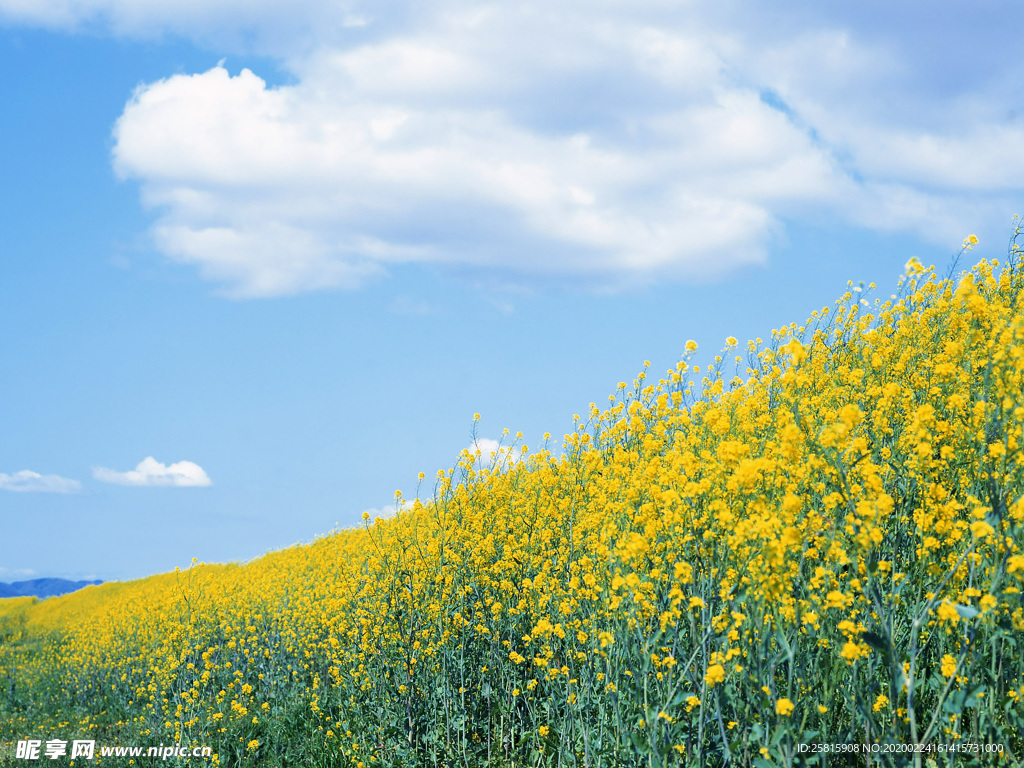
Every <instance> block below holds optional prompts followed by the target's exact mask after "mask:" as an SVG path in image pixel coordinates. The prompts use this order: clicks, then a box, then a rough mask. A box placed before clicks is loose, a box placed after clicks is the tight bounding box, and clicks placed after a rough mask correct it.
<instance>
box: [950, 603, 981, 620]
mask: <svg viewBox="0 0 1024 768" xmlns="http://www.w3.org/2000/svg"><path fill="white" fill-rule="evenodd" d="M953 607H954V608H956V612H957V613H959V614H960V618H961V619H973V618H974V617H975V616H977V615H978V613H980V611H978V609H977V608H972V607H971V606H969V605H960V604H959V603H958V604H956V605H954V606H953Z"/></svg>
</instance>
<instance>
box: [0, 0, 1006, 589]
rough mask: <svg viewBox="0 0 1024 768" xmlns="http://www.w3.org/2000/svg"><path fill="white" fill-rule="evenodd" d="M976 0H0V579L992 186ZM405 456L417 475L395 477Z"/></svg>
mask: <svg viewBox="0 0 1024 768" xmlns="http://www.w3.org/2000/svg"><path fill="white" fill-rule="evenodd" d="M1015 10H1016V6H1015V4H1012V3H1008V2H1004V3H997V2H979V3H975V4H971V5H970V6H966V5H964V4H962V3H953V2H929V3H901V4H892V3H881V2H879V3H858V4H852V3H851V4H844V5H843V6H841V7H840V6H839V4H821V3H805V2H790V3H777V4H772V9H771V15H767V14H768V11H767V9H766V8H765V7H764V4H757V3H745V2H726V3H722V2H716V3H710V2H708V3H701V2H690V3H678V2H656V1H653V0H652V1H651V2H636V1H633V2H612V1H611V0H609V1H608V2H601V3H578V2H567V1H564V0H560V1H559V2H547V3H543V4H536V5H534V4H529V3H516V4H508V3H479V2H474V3H469V2H465V1H464V0H445V1H444V2H440V3H436V4H431V5H430V7H429V8H424V7H421V4H412V3H407V2H398V1H397V0H396V1H395V2H385V3H380V2H378V3H373V4H368V3H360V2H356V1H352V2H347V3H338V2H334V1H333V0H332V2H326V1H325V0H288V2H284V0H206V1H205V2H201V3H200V2H194V1H192V0H189V1H186V0H178V1H175V0H161V1H160V2H157V1H156V0H32V2H25V0H0V104H2V108H0V146H2V151H0V266H2V272H0V328H2V329H3V332H4V335H3V338H4V343H3V345H2V348H0V399H2V402H3V403H4V407H3V408H2V409H0V434H2V435H3V436H4V439H3V440H0V526H2V535H0V580H6V581H11V580H16V579H21V578H32V577H37V576H63V577H69V578H85V577H95V578H103V579H122V578H134V577H138V576H143V575H146V574H149V573H153V572H158V571H164V570H169V569H172V568H173V567H174V566H176V565H187V564H188V563H189V562H190V561H191V558H192V557H198V558H199V559H200V560H204V561H211V562H212V561H227V560H247V559H250V558H252V557H256V556H258V555H260V554H262V553H264V552H266V551H268V550H270V549H277V548H281V547H284V546H287V545H290V544H292V543H294V542H297V541H308V540H310V539H312V538H313V537H314V536H316V535H318V534H322V533H325V532H327V531H329V530H330V529H332V528H333V527H334V526H335V525H336V524H337V525H339V526H341V527H345V526H350V525H354V524H356V523H357V522H358V521H359V519H360V516H361V514H362V512H363V511H364V510H368V509H369V510H384V509H385V508H386V507H387V505H389V504H390V503H391V502H392V498H393V493H394V491H395V490H396V489H402V490H403V491H404V492H405V493H406V494H407V495H408V496H412V495H414V494H415V493H416V475H417V473H418V472H420V471H423V472H425V473H426V474H427V476H428V478H429V477H431V476H432V475H433V474H434V473H435V472H436V470H437V469H439V468H446V467H449V466H451V465H452V464H453V463H454V461H455V460H456V459H457V456H458V453H459V451H460V450H461V449H463V448H465V447H467V446H468V445H469V444H470V441H471V432H472V428H473V424H472V419H473V414H474V412H479V413H481V414H482V420H481V422H480V424H479V427H478V433H479V435H480V437H482V438H486V439H496V438H499V437H500V436H501V433H502V429H503V428H506V427H507V428H509V429H510V430H511V431H512V432H516V431H522V432H523V434H524V440H525V442H526V443H527V444H528V445H530V446H531V447H532V446H536V445H538V444H539V442H540V436H541V435H542V434H543V433H544V432H551V433H553V434H554V435H556V436H560V435H561V434H563V433H564V432H565V431H567V430H568V429H569V428H570V425H571V420H572V416H573V414H574V413H581V412H584V411H585V409H586V408H587V404H588V403H590V402H592V401H594V402H598V403H600V402H602V401H604V400H606V398H607V395H608V394H610V393H611V392H612V391H614V389H615V385H616V383H617V382H618V381H621V380H630V379H631V378H632V377H633V376H634V375H635V374H636V372H637V371H639V369H640V367H641V365H642V364H643V361H644V360H650V361H651V362H652V369H653V371H654V372H655V373H657V372H659V371H664V370H665V369H666V368H668V367H670V366H672V365H673V364H674V363H675V361H676V360H677V359H678V358H679V356H680V355H681V354H682V351H683V346H684V344H685V342H686V340H687V339H691V338H692V339H695V340H697V341H698V342H699V344H700V345H701V350H702V353H704V352H706V353H708V354H712V353H714V352H715V351H717V350H718V349H719V348H720V347H721V345H722V344H723V343H724V339H725V337H726V336H728V335H733V336H737V337H739V338H741V339H746V338H751V337H755V336H767V335H768V334H769V333H770V331H771V329H772V328H775V327H778V326H780V325H783V324H785V323H787V322H790V321H793V320H800V319H803V318H804V317H806V316H807V315H808V314H809V313H810V312H811V311H812V310H813V309H815V308H817V307H820V306H822V305H824V304H827V303H830V302H831V301H832V300H833V299H834V298H835V297H836V296H837V295H839V294H840V293H841V292H842V291H843V290H844V288H845V285H846V281H847V280H848V279H851V280H854V281H864V282H870V281H875V282H877V283H878V284H879V289H880V291H882V292H884V293H887V292H889V291H890V290H891V289H892V287H893V286H894V285H895V282H896V279H897V277H898V275H899V273H900V271H901V269H902V266H903V264H904V263H905V262H906V261H907V259H908V258H910V257H912V256H916V257H918V258H920V259H921V260H922V261H924V262H925V263H938V264H942V265H944V264H946V263H947V262H948V260H949V258H950V255H951V254H952V253H954V252H955V251H956V250H957V247H958V244H959V243H960V241H961V240H962V239H963V238H964V237H965V236H966V235H968V234H971V233H976V234H977V235H978V236H979V237H980V238H981V244H980V246H979V248H978V250H977V251H976V255H977V256H989V257H1000V256H1002V255H1003V254H1004V253H1005V248H1006V239H1007V235H1008V233H1009V231H1010V227H1011V222H1012V218H1013V215H1014V214H1015V213H1020V212H1021V211H1022V209H1024V205H1022V204H1021V203H1022V193H1024V181H1022V179H1024V104H1022V103H1021V102H1022V97H1021V95H1020V88H1019V87H1016V85H1018V84H1019V83H1020V82H1024V72H1022V68H1024V64H1022V62H1021V60H1020V57H1019V56H1016V55H1015V51H1016V40H1015V38H1014V32H1015V29H1014V26H1013V25H1012V24H1010V23H1007V22H1008V20H1009V19H1012V18H1013V15H1014V12H1015ZM424 491H425V492H426V493H429V487H428V488H425V489H424Z"/></svg>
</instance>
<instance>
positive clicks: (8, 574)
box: [0, 567, 36, 581]
mask: <svg viewBox="0 0 1024 768" xmlns="http://www.w3.org/2000/svg"><path fill="white" fill-rule="evenodd" d="M35 575H36V572H35V571H33V570H32V569H31V568H3V567H0V578H3V579H11V580H12V581H17V580H20V579H30V578H32V577H33V576H35Z"/></svg>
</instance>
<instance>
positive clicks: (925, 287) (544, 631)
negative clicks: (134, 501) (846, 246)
mask: <svg viewBox="0 0 1024 768" xmlns="http://www.w3.org/2000/svg"><path fill="white" fill-rule="evenodd" d="M1014 242H1016V240H1015V241H1014ZM972 244H973V239H968V240H966V241H965V250H969V248H970V246H971V245H972ZM1019 256H1020V252H1019V250H1018V249H1017V248H1016V247H1015V246H1013V247H1011V252H1010V259H1009V261H1008V263H1007V264H1005V265H1002V266H1000V265H998V264H996V263H995V262H989V261H982V262H980V263H979V264H977V265H976V266H975V267H974V268H973V269H972V270H971V271H970V272H967V273H964V274H963V275H961V276H960V277H958V278H956V279H954V280H949V279H940V278H939V277H938V276H937V275H936V274H935V271H934V269H932V268H924V267H922V266H921V265H920V264H918V263H916V262H912V263H911V264H908V271H907V274H906V276H905V277H904V278H903V281H902V282H901V287H900V293H899V294H898V295H897V296H896V297H894V298H893V299H892V300H889V301H884V302H883V301H878V300H872V301H870V302H869V301H868V300H867V299H865V298H863V297H864V296H865V295H866V294H867V293H870V290H871V288H873V287H874V286H870V287H867V288H865V289H864V291H861V289H860V288H859V287H854V286H852V285H851V286H850V290H849V292H847V293H846V294H845V295H843V296H842V297H841V298H840V299H839V300H838V301H836V302H835V304H834V305H831V306H826V307H823V308H822V309H821V310H820V311H817V312H815V313H813V314H812V316H811V317H810V319H809V320H808V321H807V323H806V324H804V325H798V324H793V325H791V326H789V327H786V328H783V329H781V330H778V331H775V332H773V333H772V335H771V338H770V340H768V341H767V342H762V340H760V339H758V340H756V341H753V342H751V343H750V344H749V345H748V346H747V348H746V349H745V350H740V351H742V354H741V355H737V350H736V341H735V340H734V339H729V340H728V342H727V348H726V351H724V352H723V353H722V355H720V356H719V357H716V358H715V363H714V364H713V365H712V366H711V368H710V369H708V368H704V369H703V370H702V369H701V368H700V367H699V366H696V365H692V364H691V361H692V353H693V352H694V350H695V348H696V345H694V344H693V343H692V342H690V343H688V344H687V357H685V358H684V359H683V361H682V362H680V363H679V364H678V365H677V366H676V368H675V369H674V370H671V371H669V372H668V373H667V374H666V375H665V377H664V378H662V379H661V380H660V381H658V382H657V383H653V382H649V380H648V377H647V375H646V373H640V374H639V375H638V376H637V377H636V378H635V379H634V380H633V382H632V386H630V385H628V384H626V383H622V384H620V385H619V388H618V390H617V392H616V393H615V394H614V395H612V396H611V397H610V398H609V404H608V406H607V408H606V409H603V410H602V409H600V408H598V407H597V406H594V405H592V406H591V409H590V412H589V413H588V414H587V415H586V417H585V418H580V417H577V419H576V429H575V431H574V432H573V433H572V434H570V435H567V436H566V438H565V440H564V441H563V449H564V454H563V455H560V456H554V455H552V454H551V453H549V452H547V451H545V450H539V451H535V452H532V453H528V452H527V451H526V449H525V447H522V446H520V445H518V444H515V443H514V444H513V445H514V451H515V453H514V454H509V455H506V457H505V461H504V462H503V463H502V465H501V466H497V467H487V466H483V465H482V462H481V460H480V457H479V456H476V457H474V456H471V455H469V454H468V453H464V454H463V456H462V457H461V460H460V463H459V464H458V466H457V467H455V468H454V469H452V470H449V471H447V472H444V471H441V472H439V473H438V475H437V479H436V486H435V490H434V493H433V496H432V498H429V499H428V500H427V501H426V503H422V504H421V503H419V502H418V501H417V502H416V503H415V504H413V505H412V507H411V508H409V509H408V510H407V511H404V512H402V513H401V514H399V515H398V516H396V517H394V518H391V519H387V520H376V521H373V522H372V523H371V522H369V521H367V522H366V523H365V524H364V525H363V526H362V527H361V528H357V529H354V530H344V531H340V532H335V533H332V534H331V535H329V536H326V537H323V538H320V539H318V540H316V541H315V542H313V543H312V544H309V545H307V546H296V547H293V548H290V549H287V550H283V551H280V552H273V553H270V554H268V555H266V556H264V557H262V558H260V559H258V560H255V561H253V562H250V563H247V564H244V565H206V564H194V565H193V567H191V568H190V569H188V570H185V571H180V572H175V573H169V574H163V575H158V576H153V577H150V578H147V579H143V580H141V581H136V582H130V583H110V584H104V585H102V586H100V587H90V588H87V589H85V590H83V591H81V592H79V593H75V594H72V595H67V596H64V597H60V598H52V599H48V600H44V601H38V602H36V601H34V600H33V599H18V600H7V601H0V643H2V645H0V743H2V746H0V763H3V764H4V765H7V764H8V762H10V764H12V765H13V764H16V763H17V761H15V760H14V759H13V754H14V753H13V746H12V745H13V742H14V741H15V740H17V739H24V738H27V737H29V736H31V737H33V738H43V739H46V738H52V737H53V736H51V734H61V736H60V737H61V738H66V739H70V738H75V737H79V738H80V737H85V738H91V739H96V740H98V741H103V742H104V743H119V744H157V743H161V742H162V743H168V744H169V743H179V742H180V743H186V744H203V745H210V746H212V747H213V750H214V752H215V753H216V754H215V756H214V757H213V758H212V763H210V764H216V765H220V766H232V767H233V766H253V767H254V768H286V767H289V766H302V768H316V767H317V766H325V767H326V766H354V768H371V766H373V767H377V766H410V767H414V766H449V767H450V768H455V767H456V766H465V767H466V768H472V767H475V766H497V767H499V768H511V767H512V766H522V767H524V768H525V767H526V766H594V767H597V766H608V767H611V766H615V767H617V766H676V765H679V766H691V765H692V766H697V765H701V766H703V765H708V766H718V765H737V766H769V765H772V766H774V765H794V764H796V765H808V764H819V765H826V764H827V765H854V764H855V765H868V764H870V765H904V764H912V765H917V766H933V765H954V764H955V765H957V766H962V765H989V764H997V765H1020V764H1022V762H1024V714H1022V713H1024V706H1022V705H1021V703H1020V701H1021V697H1022V696H1024V647H1022V645H1021V644H1022V642H1024V609H1022V598H1021V591H1020V589H1021V587H1022V586H1024V583H1022V581H1024V550H1022V547H1024V475H1022V469H1024V468H1022V464H1021V456H1022V454H1021V443H1022V441H1024V438H1022V426H1024V399H1022V376H1024V304H1022V300H1024V274H1022V271H1021V266H1020V265H1019V264H1018V263H1016V261H1017V259H1019ZM645 370H646V369H645ZM734 373H735V374H736V375H735V376H734V375H733V374H734ZM741 377H742V378H741ZM520 457H521V458H520ZM511 458H517V459H519V460H517V461H512V460H511ZM815 742H817V743H822V742H825V743H842V742H847V743H858V744H864V743H871V744H878V745H881V747H882V749H885V748H886V746H885V745H889V747H890V748H891V747H893V746H894V745H897V746H898V745H908V744H909V745H914V744H917V745H924V746H923V747H922V750H923V751H919V752H917V753H916V754H913V755H908V754H907V753H905V752H885V751H879V752H876V753H875V754H874V755H873V756H872V757H871V759H870V763H869V762H868V760H867V759H866V758H865V756H864V755H863V754H860V755H856V756H850V755H836V754H834V753H833V754H826V755H821V754H817V755H815V754H811V753H808V752H803V753H801V752H800V749H801V747H800V745H801V744H811V743H815ZM957 744H959V745H962V746H963V748H964V749H970V750H971V751H969V752H957V753H954V752H951V751H949V750H950V749H951V748H952V747H953V746H955V745H957ZM970 745H977V746H976V747H974V748H972V747H970ZM901 748H905V747H901ZM826 760H827V762H826ZM45 762H47V764H51V765H53V764H62V763H60V762H59V761H45ZM103 762H104V761H102V760H100V761H97V762H96V763H95V764H103ZM106 762H107V763H109V764H116V765H121V764H126V761H123V760H122V762H119V763H113V762H112V759H108V760H107V761H106ZM201 762H202V761H201V760H199V759H198V758H195V759H191V760H184V761H181V762H180V763H175V761H174V760H173V759H172V760H169V761H166V762H164V761H156V760H154V761H152V762H151V763H150V762H147V760H146V759H145V758H143V759H142V760H141V761H135V764H137V765H150V764H152V765H174V764H181V765H198V764H200V763H201ZM17 764H22V765H28V764H29V763H24V762H22V763H17ZM79 764H80V765H86V764H88V765H92V764H94V763H86V762H80V763H79Z"/></svg>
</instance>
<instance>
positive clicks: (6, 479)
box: [0, 469, 82, 493]
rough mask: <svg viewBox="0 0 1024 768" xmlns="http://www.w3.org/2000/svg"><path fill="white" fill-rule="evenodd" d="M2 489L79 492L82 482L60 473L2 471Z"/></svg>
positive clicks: (26, 491)
mask: <svg viewBox="0 0 1024 768" xmlns="http://www.w3.org/2000/svg"><path fill="white" fill-rule="evenodd" d="M0 490H3V491H16V492H19V493H78V492H79V491H81V490H82V484H81V483H80V482H78V481H77V480H69V479H68V478H66V477H61V476H60V475H41V474H39V473H38V472H33V471H32V470H29V469H23V470H21V471H20V472H15V473H14V474H13V475H7V474H4V473H3V472H0Z"/></svg>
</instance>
